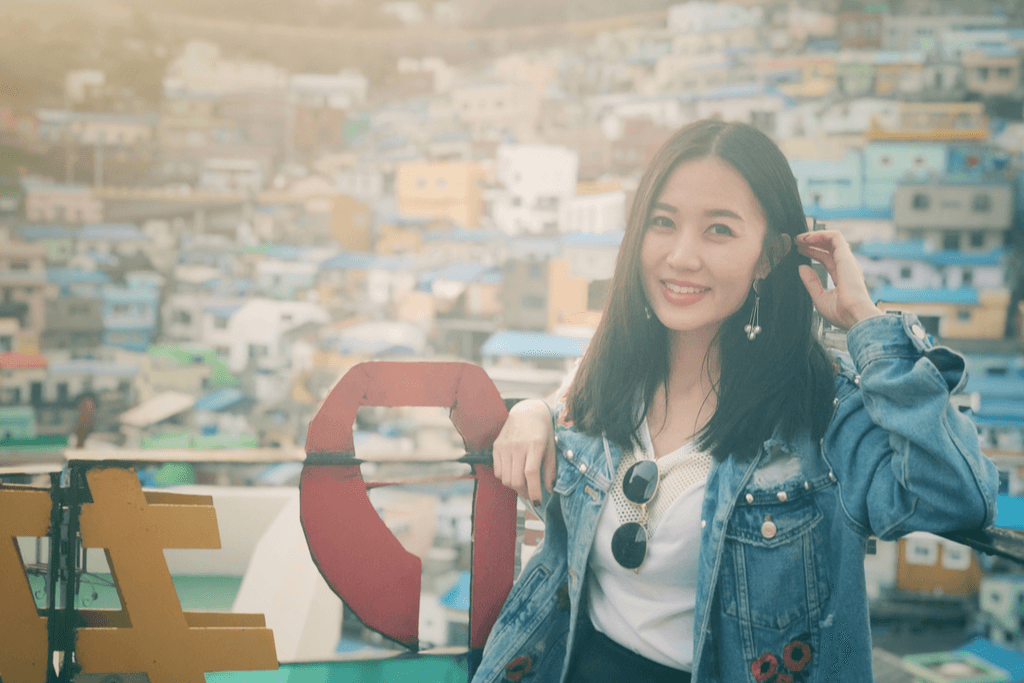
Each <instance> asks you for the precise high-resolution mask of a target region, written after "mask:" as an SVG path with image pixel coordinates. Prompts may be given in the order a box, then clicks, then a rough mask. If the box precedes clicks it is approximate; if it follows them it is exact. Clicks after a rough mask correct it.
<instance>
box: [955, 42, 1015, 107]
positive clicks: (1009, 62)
mask: <svg viewBox="0 0 1024 683" xmlns="http://www.w3.org/2000/svg"><path fill="white" fill-rule="evenodd" d="M962 61H963V66H964V84H965V85H966V86H967V91H968V92H974V93H978V94H979V95H982V96H983V97H992V96H994V95H1007V96H1009V95H1013V94H1014V92H1016V90H1017V85H1018V84H1019V83H1020V56H1019V55H1018V54H1017V53H1016V52H1014V53H1013V54H988V53H985V52H983V51H981V50H974V51H972V52H969V53H967V54H966V55H964V56H963V60H962Z"/></svg>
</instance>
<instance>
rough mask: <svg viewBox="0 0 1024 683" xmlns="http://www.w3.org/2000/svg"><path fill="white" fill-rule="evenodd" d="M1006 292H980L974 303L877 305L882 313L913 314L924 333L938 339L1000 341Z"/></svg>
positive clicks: (1007, 304)
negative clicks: (891, 311)
mask: <svg viewBox="0 0 1024 683" xmlns="http://www.w3.org/2000/svg"><path fill="white" fill-rule="evenodd" d="M1009 305H1010V292H1009V291H1007V290H1005V289H995V290H987V291H985V290H982V291H979V292H978V296H977V302H976V303H960V302H957V303H945V302H940V301H934V302H932V301H921V302H912V303H907V302H899V303H896V302H888V301H885V300H884V299H883V300H882V301H879V302H878V307H879V308H880V309H882V310H883V311H890V310H897V311H904V312H906V313H914V314H915V315H917V317H919V318H920V319H921V322H922V323H923V324H924V325H925V327H926V328H929V329H928V331H929V332H930V333H932V334H935V335H936V336H938V337H940V338H942V339H1002V338H1003V333H1004V331H1005V329H1006V313H1007V308H1008V307H1009Z"/></svg>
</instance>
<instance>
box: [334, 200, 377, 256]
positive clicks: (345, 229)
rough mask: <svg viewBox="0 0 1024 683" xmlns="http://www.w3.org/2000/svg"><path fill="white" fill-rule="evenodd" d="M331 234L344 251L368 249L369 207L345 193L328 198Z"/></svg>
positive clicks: (369, 240)
mask: <svg viewBox="0 0 1024 683" xmlns="http://www.w3.org/2000/svg"><path fill="white" fill-rule="evenodd" d="M329 201H330V207H331V234H333V235H334V238H335V239H336V240H338V243H339V244H340V245H341V246H342V247H344V248H345V250H346V251H370V242H371V239H370V207H369V206H367V205H366V204H364V203H363V202H361V201H359V200H358V199H353V198H352V197H348V196H346V195H335V196H334V197H331V198H330V200H329Z"/></svg>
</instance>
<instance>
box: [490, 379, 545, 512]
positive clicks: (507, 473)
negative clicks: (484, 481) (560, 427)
mask: <svg viewBox="0 0 1024 683" xmlns="http://www.w3.org/2000/svg"><path fill="white" fill-rule="evenodd" d="M493 453H494V476H495V477H497V478H498V479H499V480H500V481H501V483H502V484H504V485H505V486H507V487H508V488H510V489H512V490H513V491H515V492H516V493H518V494H519V495H520V496H522V497H523V498H525V499H526V500H528V501H531V502H532V503H533V505H534V507H537V506H539V505H540V502H541V500H542V499H543V490H542V488H541V487H542V485H543V487H545V488H547V490H548V491H549V492H550V491H551V487H552V486H554V481H555V428H554V425H553V424H552V423H551V412H550V410H549V409H548V407H547V405H546V404H545V403H544V401H540V400H536V399H534V400H527V401H520V402H519V403H517V404H516V405H514V406H512V409H511V410H510V411H509V413H508V420H506V421H505V426H504V427H502V429H501V433H500V434H498V438H497V439H495V440H494V448H493ZM542 475H543V482H542V481H541V479H542Z"/></svg>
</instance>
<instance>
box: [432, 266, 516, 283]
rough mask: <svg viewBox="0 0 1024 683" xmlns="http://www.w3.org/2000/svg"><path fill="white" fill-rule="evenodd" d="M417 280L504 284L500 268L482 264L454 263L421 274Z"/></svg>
mask: <svg viewBox="0 0 1024 683" xmlns="http://www.w3.org/2000/svg"><path fill="white" fill-rule="evenodd" d="M417 280H418V281H419V282H433V281H434V280H451V281H453V282H466V283H469V282H479V283H483V284H490V285H497V284H501V283H502V282H504V276H503V275H502V273H501V268H499V267H498V266H488V265H485V264H482V263H453V264H451V265H448V266H445V267H444V268H435V269H433V270H430V271H427V272H425V273H421V274H420V276H419V277H418V278H417Z"/></svg>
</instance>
